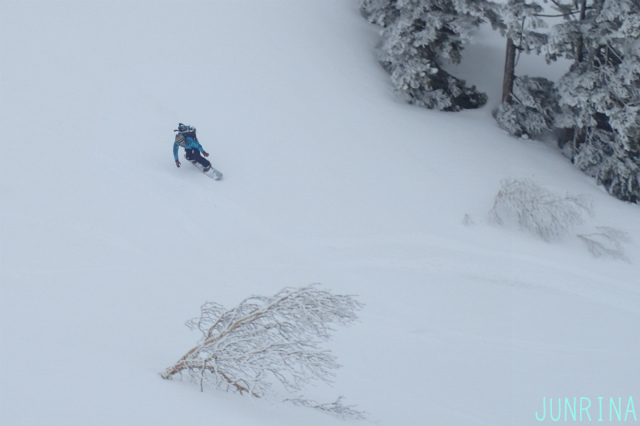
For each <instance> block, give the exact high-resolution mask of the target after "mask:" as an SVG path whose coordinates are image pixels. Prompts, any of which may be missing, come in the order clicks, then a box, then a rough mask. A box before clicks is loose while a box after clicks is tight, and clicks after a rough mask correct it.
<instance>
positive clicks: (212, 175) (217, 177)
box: [184, 155, 222, 180]
mask: <svg viewBox="0 0 640 426" xmlns="http://www.w3.org/2000/svg"><path fill="white" fill-rule="evenodd" d="M184 159H185V160H187V161H188V162H190V163H191V164H193V165H194V166H196V167H197V168H198V169H200V171H201V172H202V173H204V174H205V175H207V176H209V177H210V178H211V179H213V180H221V179H222V173H221V172H220V171H219V170H217V169H214V168H213V166H212V167H211V170H209V171H208V172H205V171H204V166H203V165H202V164H200V163H198V162H197V161H191V160H188V159H187V156H186V155H185V156H184Z"/></svg>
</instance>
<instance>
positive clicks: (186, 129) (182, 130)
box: [174, 123, 198, 141]
mask: <svg viewBox="0 0 640 426" xmlns="http://www.w3.org/2000/svg"><path fill="white" fill-rule="evenodd" d="M174 132H178V134H181V135H182V136H184V137H185V138H186V137H190V138H193V139H195V140H196V141H197V140H198V138H197V137H196V128H195V127H193V126H187V125H186V124H182V123H179V124H178V128H177V129H176V130H174Z"/></svg>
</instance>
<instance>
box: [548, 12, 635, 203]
mask: <svg viewBox="0 0 640 426" xmlns="http://www.w3.org/2000/svg"><path fill="white" fill-rule="evenodd" d="M554 3H556V6H557V7H558V10H560V11H562V12H564V14H565V16H566V19H565V22H563V23H562V24H560V25H557V26H556V27H555V28H554V31H553V38H552V43H551V46H552V47H553V50H552V51H551V52H550V57H552V58H553V57H559V56H564V57H566V58H570V59H573V60H574V63H573V65H572V67H571V69H570V70H569V72H568V73H567V74H566V75H564V76H563V77H562V78H561V79H560V81H559V82H558V90H559V96H560V100H559V103H560V106H561V107H562V114H561V115H560V116H558V117H557V119H556V125H557V126H558V127H559V128H562V129H565V130H566V131H565V133H564V136H563V138H562V140H561V141H560V142H561V146H564V148H565V152H566V153H567V154H568V155H569V156H570V157H571V159H572V161H573V162H574V164H575V165H576V166H577V167H578V168H580V169H581V170H583V171H585V172H586V173H588V174H589V175H591V176H593V177H595V178H596V180H597V182H598V183H600V184H602V185H603V186H604V187H605V188H606V189H607V190H608V191H609V192H610V193H611V194H612V195H614V196H616V197H618V198H620V199H622V200H626V201H631V202H638V201H639V200H640V181H639V176H640V175H639V174H640V49H639V47H638V46H640V2H638V1H637V0H592V1H587V0H580V1H575V2H571V3H560V2H559V1H556V2H554Z"/></svg>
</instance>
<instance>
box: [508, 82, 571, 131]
mask: <svg viewBox="0 0 640 426" xmlns="http://www.w3.org/2000/svg"><path fill="white" fill-rule="evenodd" d="M558 99H559V97H558V92H557V90H556V88H555V86H554V84H553V82H552V81H549V80H547V79H546V78H542V77H529V76H523V77H516V79H515V81H514V85H513V93H512V96H511V101H510V102H504V103H502V104H500V106H499V107H498V113H497V114H496V120H497V122H498V125H499V126H500V127H501V128H502V129H504V130H506V131H507V132H509V134H511V135H514V136H518V137H520V136H525V135H526V136H528V137H530V138H533V139H536V138H538V137H540V136H541V135H542V134H543V133H544V132H547V131H549V130H551V129H552V128H553V123H554V118H555V116H556V115H557V114H558V112H559V109H560V108H559V106H558Z"/></svg>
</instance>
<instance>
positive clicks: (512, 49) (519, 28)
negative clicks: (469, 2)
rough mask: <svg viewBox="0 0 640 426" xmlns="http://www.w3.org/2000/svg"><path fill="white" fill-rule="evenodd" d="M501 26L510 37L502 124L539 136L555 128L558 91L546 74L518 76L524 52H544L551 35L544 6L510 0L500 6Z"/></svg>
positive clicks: (516, 131)
mask: <svg viewBox="0 0 640 426" xmlns="http://www.w3.org/2000/svg"><path fill="white" fill-rule="evenodd" d="M498 11H499V17H500V21H499V24H498V25H497V26H498V28H499V29H500V31H501V32H502V34H503V35H504V36H505V37H506V39H507V46H506V49H505V65H504V75H503V85H502V103H501V104H500V106H499V107H498V111H497V113H496V120H497V122H498V125H499V126H500V127H501V128H503V129H505V130H506V131H507V132H509V133H510V134H512V135H515V136H528V137H533V138H537V137H539V136H540V135H541V134H542V133H543V132H544V131H548V130H550V129H551V128H552V127H553V120H554V117H555V115H556V114H557V110H558V109H559V108H558V104H557V93H556V92H557V91H556V89H555V87H554V84H553V82H551V81H549V80H547V79H544V78H542V77H528V76H526V75H525V76H521V77H517V76H516V65H517V63H518V58H519V57H520V54H522V53H527V54H529V53H534V52H535V53H541V52H542V50H543V48H544V47H545V46H546V45H547V42H548V37H547V34H546V33H545V32H544V31H543V29H544V28H546V27H547V24H546V22H545V21H544V20H543V19H542V18H541V16H540V15H541V13H542V12H543V9H542V6H540V5H539V4H538V3H536V2H527V1H524V0H508V1H507V2H505V3H503V4H502V5H500V7H499V9H498Z"/></svg>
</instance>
